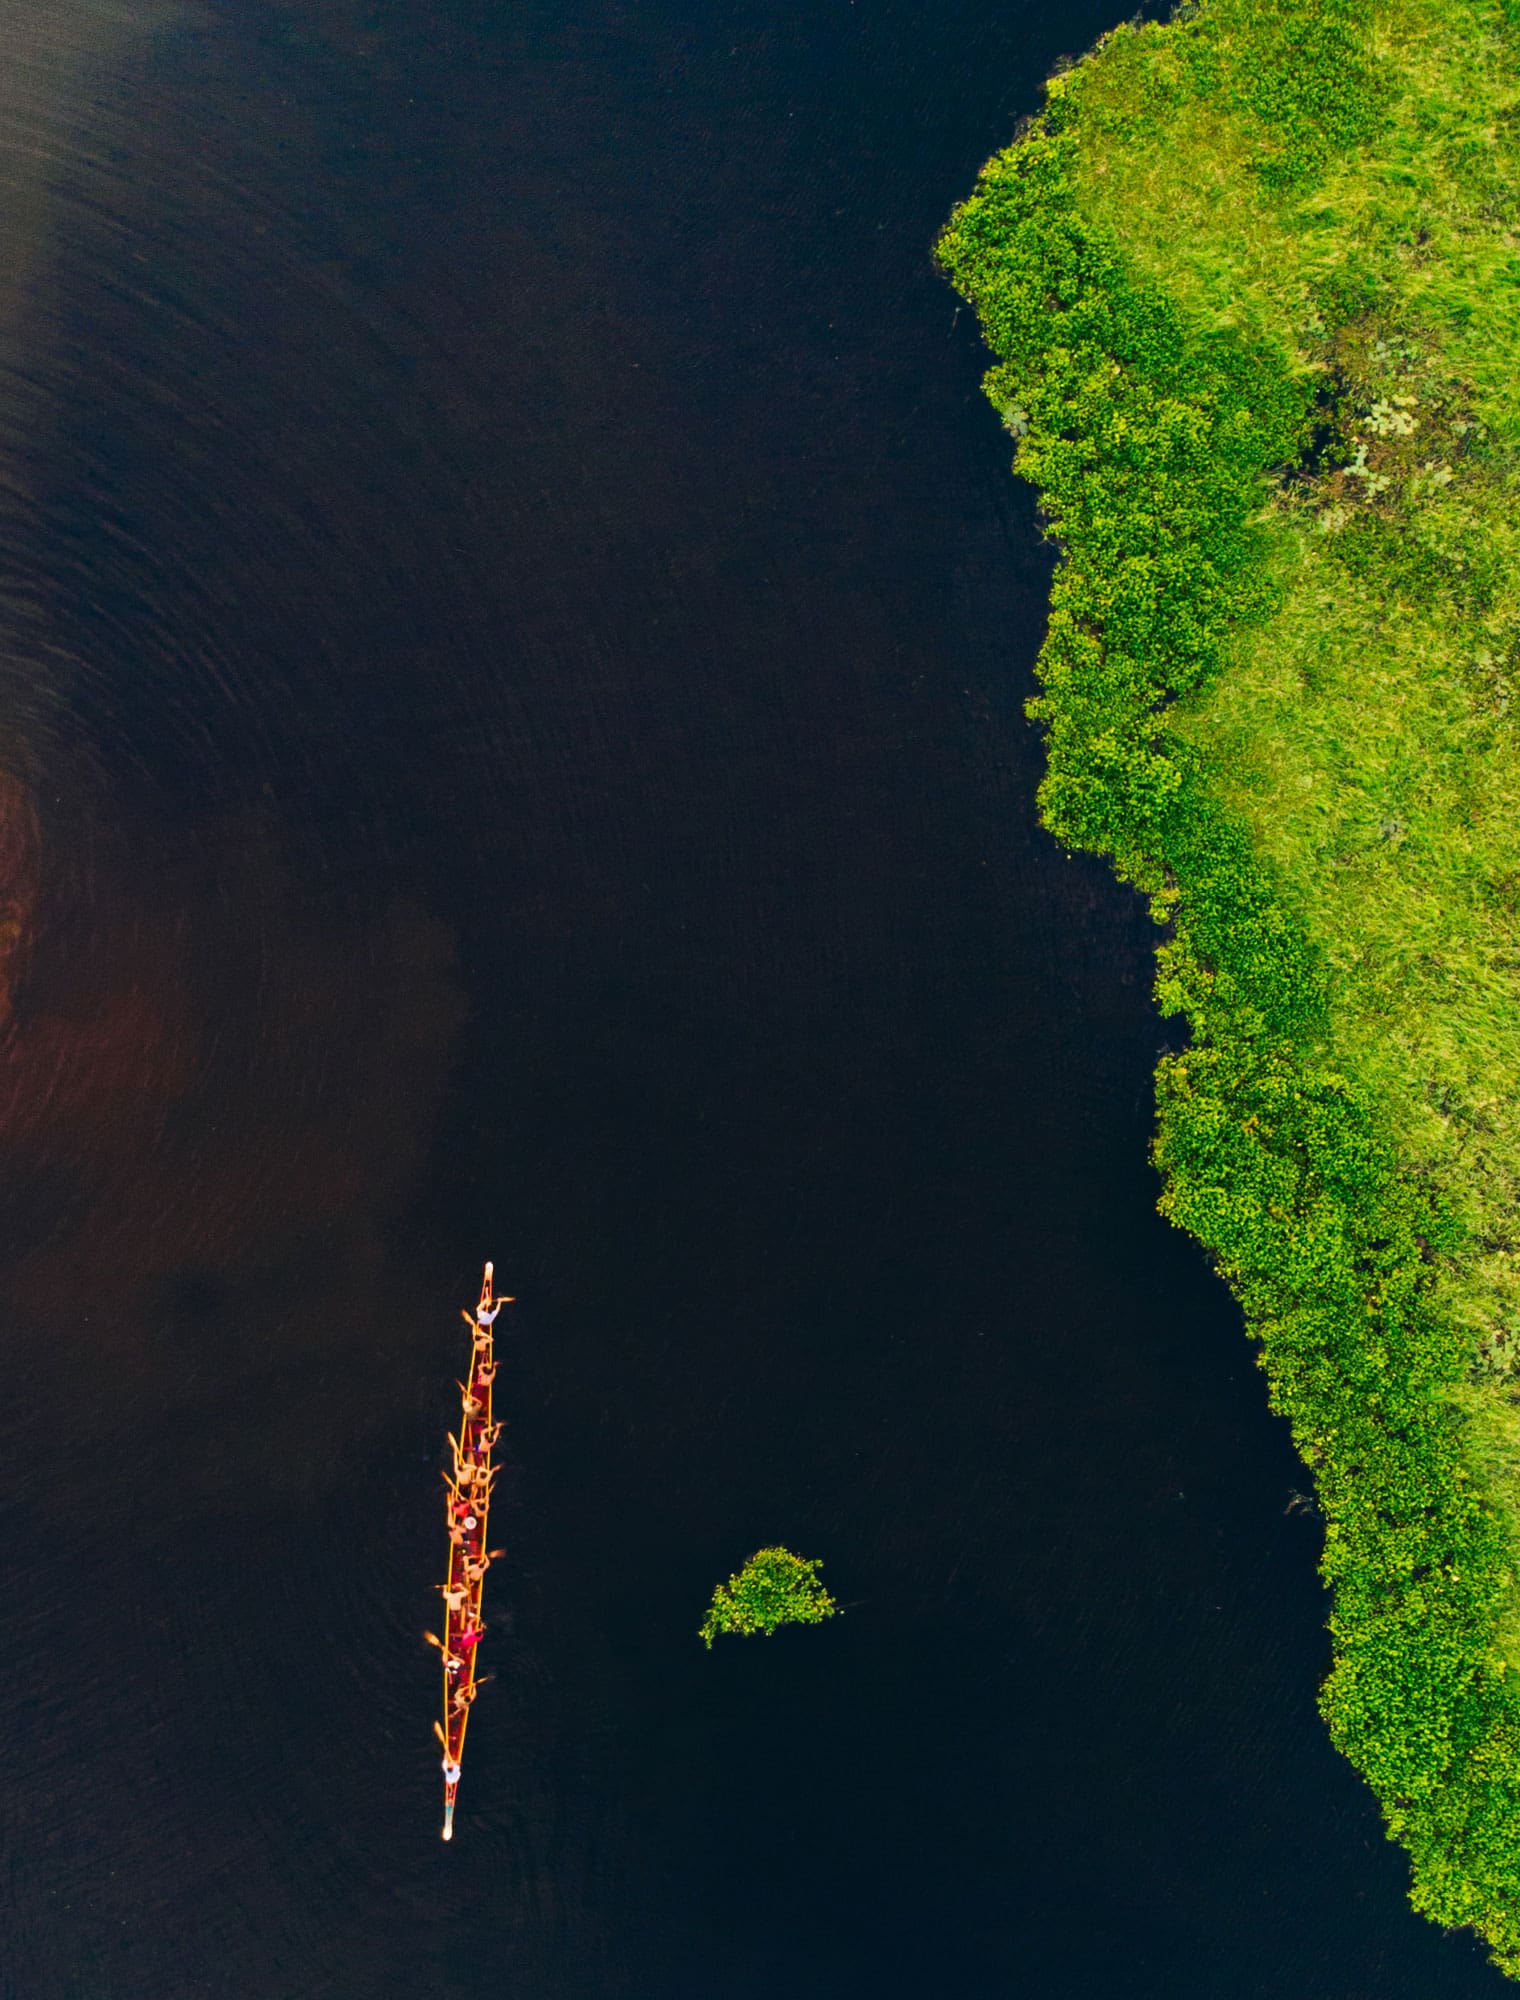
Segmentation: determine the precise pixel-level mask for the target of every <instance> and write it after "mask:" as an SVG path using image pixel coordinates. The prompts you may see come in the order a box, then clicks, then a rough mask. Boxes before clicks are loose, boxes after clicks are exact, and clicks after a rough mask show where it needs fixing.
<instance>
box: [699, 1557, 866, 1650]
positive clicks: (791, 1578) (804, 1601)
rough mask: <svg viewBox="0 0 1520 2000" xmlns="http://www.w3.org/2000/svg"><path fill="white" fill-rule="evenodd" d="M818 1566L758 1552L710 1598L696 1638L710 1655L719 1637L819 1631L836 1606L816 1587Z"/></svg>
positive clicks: (792, 1558) (820, 1585)
mask: <svg viewBox="0 0 1520 2000" xmlns="http://www.w3.org/2000/svg"><path fill="white" fill-rule="evenodd" d="M822 1568H823V1564H822V1563H821V1562H808V1561H806V1560H805V1559H804V1558H803V1557H802V1556H794V1555H793V1554H792V1552H791V1550H790V1549H757V1550H756V1552H755V1553H754V1555H752V1556H751V1557H750V1559H749V1561H748V1562H747V1563H746V1564H745V1565H744V1567H743V1569H741V1570H739V1571H738V1572H737V1573H736V1574H735V1575H733V1576H731V1577H730V1578H729V1579H728V1582H727V1583H720V1584H719V1585H718V1587H717V1589H716V1590H715V1591H714V1592H713V1599H712V1603H711V1604H710V1605H709V1606H708V1608H707V1616H706V1617H705V1618H704V1619H703V1620H702V1629H701V1632H700V1633H699V1634H698V1636H699V1637H700V1639H701V1641H702V1643H703V1645H704V1646H706V1648H707V1649H708V1651H709V1652H711V1651H712V1642H713V1640H714V1639H716V1638H717V1636H718V1634H719V1633H720V1632H764V1633H767V1634H769V1633H772V1632H774V1631H775V1630H776V1628H777V1627H778V1626H779V1625H821V1624H822V1623H823V1621H824V1619H825V1618H832V1617H833V1616H834V1613H835V1612H836V1611H837V1610H838V1609H839V1606H838V1605H837V1604H836V1603H835V1602H834V1600H833V1598H832V1597H830V1596H829V1593H828V1592H827V1591H826V1590H825V1589H824V1587H823V1585H822V1584H821V1583H820V1582H819V1581H818V1572H819V1570H821V1569H822Z"/></svg>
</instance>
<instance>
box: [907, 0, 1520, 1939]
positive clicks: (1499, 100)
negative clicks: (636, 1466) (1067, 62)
mask: <svg viewBox="0 0 1520 2000" xmlns="http://www.w3.org/2000/svg"><path fill="white" fill-rule="evenodd" d="M1517 21H1520V4H1517V0H1378V3H1377V4H1373V0H1281V4H1278V5H1275V6H1273V7H1271V8H1265V7H1262V6H1260V5H1258V4H1255V0H1200V4H1197V5H1192V6H1189V7H1188V8H1186V9H1184V10H1182V11H1180V12H1179V14H1178V16H1177V17H1176V18H1175V19H1174V20H1173V21H1172V22H1170V23H1169V24H1166V25H1157V24H1149V25H1137V24H1134V23H1131V24H1129V25H1127V26H1125V27H1123V28H1120V29H1118V30H1116V31H1115V32H1114V33H1113V34H1112V35H1110V36H1108V37H1106V38H1105V39H1104V41H1102V42H1101V43H1100V44H1099V45H1098V47H1097V49H1096V50H1095V51H1094V52H1093V53H1092V54H1091V55H1090V56H1089V57H1088V58H1087V59H1086V60H1085V61H1084V62H1082V63H1080V64H1078V65H1077V66H1076V67H1075V68H1072V69H1070V70H1068V71H1066V72H1065V73H1064V74H1062V75H1061V76H1059V77H1056V78H1054V79H1052V81H1051V83H1050V85H1049V87H1048V101H1047V104H1046V106H1045V108H1044V110H1043V112H1042V113H1041V114H1040V116H1038V117H1037V118H1036V119H1034V120H1033V121H1031V123H1030V125H1029V127H1028V129H1027V130H1026V132H1025V133H1024V135H1023V136H1022V137H1021V138H1019V139H1018V140H1017V141H1016V143H1015V144H1014V145H1012V146H1011V147H1010V148H1009V149H1008V150H1007V151H1006V152H1004V153H1002V154H1000V155H999V156H998V157H997V158H995V159H994V160H992V161H991V162H990V163H989V164H988V166H987V167H986V168H985V169H984V171H983V174H982V177H981V179H980V181H979V183H978V186H977V189H976V191H975V193H974V195H973V196H972V198H971V199H970V200H969V201H968V202H967V203H966V204H965V205H964V206H963V207H961V208H960V209H959V210H957V212H956V214H955V215H954V217H953V218H952V220H951V223H950V225H949V227H948V229H947V231H946V233H945V235H944V237H943V239H942V241H941V243H940V246H939V255H940V259H941V262H942V264H943V266H944V268H945V269H946V271H947V272H948V273H949V275H950V277H951V278H952V280H953V282H954V283H955V284H956V286H957V287H958V289H959V290H960V291H961V292H962V293H963V294H964V295H965V297H966V298H968V299H969V300H970V301H971V302H972V303H973V304H974V305H975V307H976V309H977V312H978V314H979V317H980V320H981V324H982V327H983V330H984V333H985V335H986V338H987V340H988V343H989V345H990V346H991V347H992V349H993V351H994V354H995V356H996V365H995V366H994V367H993V368H992V369H991V371H990V373H989V375H988V377H987V385H986V386H987V392H988V395H989V397H990V399H991V401H992V402H993V404H994V406H995V407H996V408H997V410H998V411H999V413H1000V414H1001V415H1002V417H1003V420H1004V423H1005V425H1006V426H1007V427H1008V429H1009V430H1010V432H1011V433H1012V435H1013V436H1014V438H1015V439H1016V441H1017V442H1016V456H1015V461H1014V462H1015V466H1016V468H1017V470H1018V471H1019V472H1020V473H1021V474H1022V475H1023V476H1024V477H1025V478H1027V479H1029V480H1031V481H1032V482H1033V483H1034V484H1035V485H1036V487H1037V488H1038V489H1039V492H1040V498H1041V505H1042V509H1043V512H1044V515H1045V518H1046V521H1047V523H1048V525H1049V528H1050V532H1051V533H1052V535H1053V536H1054V537H1055V539H1056V540H1057V542H1058V543H1059V545H1060V549H1061V562H1060V565H1059V568H1058V570H1057V573H1056V577H1055V581H1054V584H1053V588H1052V596H1051V607H1050V622H1049V629H1048V634H1047V637H1046V641H1045V644H1044V647H1043V650H1042V653H1041V657H1040V663H1039V678H1040V683H1041V687H1040V693H1039V694H1038V696H1037V697H1036V698H1035V700H1034V701H1033V702H1032V703H1031V713H1032V715H1033V716H1034V718H1035V719H1036V720H1037V721H1038V722H1039V723H1040V725H1041V726H1042V728H1043V730H1044V734H1045V743H1046V749H1047V755H1048V767H1047V773H1046V777H1045V779H1044V782H1043V785H1042V788H1041V806H1042V810H1043V813H1044V817H1045V820H1046V824H1047V825H1048V826H1049V827H1050V828H1051V830H1052V831H1053V832H1054V833H1055V834H1056V836H1057V837H1058V838H1059V839H1060V840H1062V841H1063V842H1065V843H1066V844H1067V845H1069V846H1072V847H1082V848H1087V849H1091V850H1093V851H1096V852H1099V853H1102V854H1106V855H1108V856H1109V857H1110V858H1111V860H1112V861H1113V863H1114V865H1115V867H1116V869H1117V870H1118V872H1119V873H1120V875H1121V876H1122V877H1124V878H1125V879H1126V880H1128V881H1130V882H1132V883H1134V884H1135V885H1136V886H1137V887H1138V888H1140V889H1141V890H1142V891H1143V892H1145V893H1146V894H1147V895H1148V897H1149V898H1150V900H1151V907H1152V910H1153V913H1154V915H1155V917H1156V920H1157V922H1158V924H1160V925H1162V926H1163V927H1164V928H1165V930H1166V932H1167V936H1166V941H1165V942H1164V943H1163V944H1162V945H1161V946H1160V949H1159V951H1158V980H1157V997H1158V1000H1159V1002H1160V1005H1161V1007H1162V1009H1163V1011H1164V1012H1167V1013H1170V1014H1177V1015H1181V1016H1182V1017H1183V1018H1184V1020H1185V1022H1186V1024H1187V1029H1188V1041H1187V1046H1186V1048H1185V1049H1184V1050H1183V1051H1182V1052H1181V1053H1180V1054H1177V1055H1174V1056H1171V1057H1168V1058H1167V1059H1165V1060H1164V1061H1163V1063H1162V1065H1161V1067H1160V1070H1159V1072H1158V1079H1157V1082H1158V1092H1157V1096H1158V1127H1157V1136H1156V1142H1155V1153H1156V1159H1157V1162H1158V1164H1159V1166H1160V1168H1161V1170H1162V1174H1163V1181H1164V1193H1163V1197H1162V1207H1163V1209H1164V1211H1165V1212H1166V1213H1167V1214H1168V1215H1169V1216H1171V1217H1172V1218H1173V1219H1174V1220H1175V1221H1176V1222H1178V1223H1179V1224H1180V1225H1182V1226H1183V1227H1185V1228H1187V1229H1188V1230H1190V1231H1191V1232H1192V1233H1193V1234H1194V1235H1195V1236H1196V1237H1197V1238H1198V1239H1199V1240H1200V1241H1201V1242H1202V1243H1203V1244H1204V1245H1206V1246H1207V1248H1208V1250H1209V1251H1210V1253H1211V1254H1212V1256H1213V1257H1214V1259H1215V1261H1216V1263H1217V1265H1218V1267H1219V1269H1220V1270H1221V1272H1222V1273H1223V1274H1224V1276H1225V1277H1226V1278H1227V1279H1228V1281H1229V1282H1230V1284H1231V1286H1232V1287H1233V1289H1234V1291H1235V1293H1236V1295H1237V1297H1238V1298H1239V1299H1240V1301H1241V1304H1242V1306H1243V1308H1244V1312H1245V1317H1246V1324H1247V1327H1248V1330H1249V1331H1250V1332H1251V1333H1252V1335H1253V1336H1254V1337H1255V1338H1256V1339H1257V1340H1258V1341H1259V1342H1260V1350H1261V1351H1260V1358H1261V1361H1262V1365H1263V1367H1264V1368H1265V1370H1266V1373H1267V1378H1268V1383H1269V1387H1270V1394H1271V1400H1272V1403H1273V1407H1274V1408H1276V1409H1277V1410H1279V1411H1280V1412H1282V1413H1283V1414H1284V1415H1286V1416H1287V1417H1288V1419H1289V1420H1290V1422H1291V1424H1292V1427H1293V1434H1294V1438H1295V1442H1296V1444H1297V1446H1298V1449H1299V1451H1300V1452H1301V1453H1302V1454H1303V1456H1304V1458H1305V1460H1306V1461H1307V1462H1308V1463H1309V1465H1310V1466H1311V1467H1312V1468H1313V1470H1314V1474H1315V1480H1316V1485H1317V1489H1318V1495H1319V1500H1320V1505H1321V1509H1322V1512H1323V1514H1324V1516H1325V1520H1326V1541H1325V1551H1324V1558H1323V1570H1324V1574H1325V1577H1326V1579H1327V1581H1328V1582H1329V1583H1330V1584H1331V1586H1332V1588H1333V1592H1334V1597H1333V1611H1332V1615H1331V1632H1332V1637H1333V1641H1334V1663H1333V1666H1332V1670H1331V1672H1330V1675H1329V1677H1328V1679H1327V1681H1326V1683H1325V1686H1324V1689H1323V1691H1322V1697H1321V1699H1322V1707H1323V1711H1324V1713H1325V1716H1326V1718H1327V1720H1328V1722H1329V1725H1330V1728H1331V1731H1332V1734H1333V1735H1334V1738H1335V1741H1336V1742H1337V1744H1338V1745H1339V1746H1340V1748H1341V1749H1342V1750H1343V1751H1344V1752H1345V1753H1346V1755H1347V1756H1348V1757H1350V1758H1351V1760H1352V1761H1353V1762H1354V1763H1355V1764H1356V1765H1357V1766H1358V1768H1359V1769H1360V1770H1361V1771H1362V1772H1363V1773H1364V1774H1365V1775H1366V1777H1367V1779H1368V1780H1369V1782H1370V1783H1371V1785H1372V1786H1373V1788H1374V1790H1375V1791H1376V1793H1377V1795H1378V1797H1379V1799H1380V1801H1381V1803H1382V1806H1383V1809H1384V1813H1385V1815H1386V1818H1387V1822H1388V1827H1389V1831H1390V1834H1391V1835H1392V1836H1393V1837H1395V1838H1397V1839H1399V1840H1400V1841H1402V1842H1403V1843H1404V1845H1405V1846H1406V1847H1407V1849H1408V1851H1409V1853H1410V1856H1411V1859H1412V1863H1413V1883H1412V1890H1411V1894H1412V1899H1413V1901H1414V1903H1415V1905H1416V1907H1417V1908H1419V1909H1421V1910H1423V1911H1424V1912H1426V1913H1427V1914H1428V1915H1429V1916H1431V1917H1432V1918H1434V1919H1435V1920H1436V1921H1437V1922H1439V1923H1442V1924H1445V1925H1448V1926H1464V1925H1471V1926H1472V1927H1474V1928H1475V1929H1477V1930H1478V1931H1479V1932H1480V1933H1481V1934H1482V1935H1483V1936H1484V1937H1485V1938H1486V1939H1487V1940H1488V1941H1489V1943H1490V1945H1491V1946H1492V1947H1493V1950H1494V1954H1495V1958H1496V1960H1497V1962H1498V1963H1499V1964H1501V1965H1502V1966H1503V1967H1504V1969H1505V1970H1506V1971H1508V1972H1510V1973H1511V1974H1514V1975H1516V1976H1520V1592H1517V1588H1516V1577H1517V1574H1520V1233H1517V1232H1516V1230H1515V1226H1514V1217H1515V1215H1516V1214H1517V1213H1520V887H1517V885H1520V713H1517V712H1516V710H1515V707H1514V704H1513V702H1512V699H1511V696H1512V693H1513V692H1514V689H1515V686H1516V683H1517V681H1520V515H1517V513H1516V509H1515V506H1514V493H1515V490H1516V489H1517V487H1520V261H1517V259H1516V257H1515V255H1514V248H1513V243H1512V240H1511V236H1510V233H1509V232H1510V226H1511V220H1512V218H1513V216H1514V214H1515V213H1516V212H1517V211H1520V35H1517V33H1516V23H1517Z"/></svg>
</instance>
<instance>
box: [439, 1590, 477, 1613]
mask: <svg viewBox="0 0 1520 2000" xmlns="http://www.w3.org/2000/svg"><path fill="white" fill-rule="evenodd" d="M438 1588H439V1589H440V1590H441V1591H442V1592H443V1601H444V1603H445V1604H446V1605H447V1606H448V1607H449V1616H450V1617H451V1618H457V1617H458V1616H459V1613H460V1611H461V1610H462V1609H463V1607H464V1601H465V1599H466V1598H467V1597H468V1596H469V1594H470V1593H469V1592H468V1591H467V1590H466V1589H465V1587H464V1585H463V1584H462V1583H440V1584H439V1586H438Z"/></svg>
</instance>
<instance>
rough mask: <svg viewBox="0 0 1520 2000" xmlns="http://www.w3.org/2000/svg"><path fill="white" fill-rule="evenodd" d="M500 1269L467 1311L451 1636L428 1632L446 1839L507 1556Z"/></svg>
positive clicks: (447, 1590) (453, 1513)
mask: <svg viewBox="0 0 1520 2000" xmlns="http://www.w3.org/2000/svg"><path fill="white" fill-rule="evenodd" d="M491 1283H492V1266H491V1265H490V1264H487V1266H486V1274H485V1279H484V1282H483V1283H482V1285H481V1287H480V1301H479V1303H478V1304H477V1306H476V1307H475V1310H474V1312H464V1313H463V1318H464V1322H465V1324H466V1326H468V1327H469V1329H470V1363H469V1368H468V1371H467V1375H466V1379H465V1380H464V1381H463V1382H461V1383H460V1385H459V1389H460V1395H461V1398H462V1401H461V1404H460V1411H459V1436H458V1437H457V1438H456V1437H455V1436H454V1435H453V1433H452V1432H450V1434H449V1445H450V1448H451V1450H452V1452H453V1456H454V1470H453V1472H452V1473H447V1472H446V1473H445V1474H444V1476H443V1477H444V1484H445V1485H446V1486H447V1488H448V1496H449V1497H448V1528H449V1574H448V1581H447V1582H446V1583H442V1584H440V1585H439V1586H438V1587H439V1589H440V1590H441V1591H442V1592H443V1607H444V1622H443V1637H442V1638H441V1639H439V1638H438V1637H437V1636H436V1635H435V1634H434V1633H432V1632H429V1633H428V1634H427V1637H428V1640H429V1642H430V1644H432V1645H434V1646H436V1647H437V1648H438V1650H439V1652H440V1653H441V1654H442V1656H443V1720H442V1722H435V1723H434V1724H433V1733H434V1734H435V1735H436V1736H437V1738H438V1741H439V1742H440V1743H441V1744H442V1745H443V1837H444V1839H445V1840H452V1839H453V1838H454V1800H455V1797H456V1795H457V1793H458V1791H459V1771H460V1765H461V1763H462V1761H463V1758H464V1735H465V1730H466V1729H467V1728H468V1726H469V1721H470V1710H471V1708H472V1706H473V1705H474V1701H475V1696H476V1694H477V1693H478V1691H479V1689H480V1688H481V1686H482V1685H483V1683H482V1682H481V1680H480V1677H479V1659H478V1655H479V1652H480V1640H481V1635H482V1633H483V1632H484V1631H485V1623H484V1621H483V1619H482V1617H481V1593H482V1591H483V1589H484V1585H485V1574H486V1571H487V1570H488V1569H489V1568H490V1566H491V1563H492V1561H493V1559H494V1558H495V1557H497V1556H499V1555H502V1554H503V1553H504V1551H503V1550H501V1549H490V1548H487V1546H486V1524H487V1521H488V1519H489V1516H490V1507H491V1482H492V1480H493V1478H494V1477H495V1472H494V1469H493V1466H492V1461H491V1454H492V1451H493V1450H494V1448H495V1445H496V1439H497V1436H498V1434H499V1433H500V1430H501V1426H500V1424H498V1423H495V1422H493V1420H492V1416H491V1390H492V1384H493V1382H494V1379H495V1375H496V1336H495V1327H496V1315H497V1314H498V1313H499V1312H500V1311H501V1308H502V1307H503V1306H504V1305H510V1304H511V1303H512V1301H511V1299H510V1298H495V1297H493V1295H492V1290H491Z"/></svg>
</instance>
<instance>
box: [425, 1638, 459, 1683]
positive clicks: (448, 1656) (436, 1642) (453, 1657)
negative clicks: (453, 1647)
mask: <svg viewBox="0 0 1520 2000" xmlns="http://www.w3.org/2000/svg"><path fill="white" fill-rule="evenodd" d="M422 1636H423V1638H424V1639H426V1640H427V1642H428V1644H429V1645H430V1646H436V1647H437V1648H438V1650H439V1652H440V1653H442V1655H443V1669H444V1672H445V1673H449V1674H457V1673H458V1672H459V1669H460V1668H461V1667H462V1666H463V1665H464V1661H463V1660H462V1659H461V1658H460V1657H459V1655H458V1654H457V1653H451V1652H450V1651H449V1649H448V1647H447V1646H446V1645H445V1644H444V1643H443V1641H442V1640H441V1639H440V1638H439V1637H438V1635H437V1633H436V1632H424V1633H423V1635H422Z"/></svg>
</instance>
